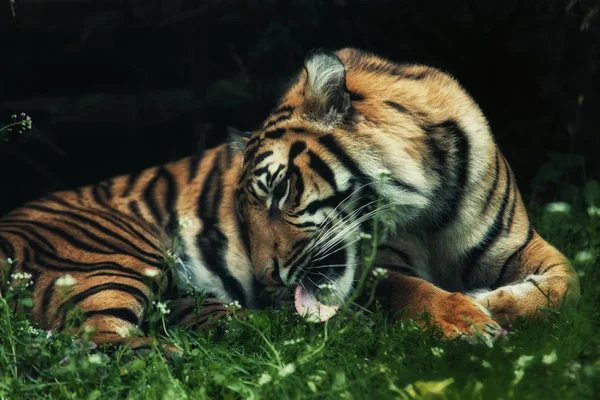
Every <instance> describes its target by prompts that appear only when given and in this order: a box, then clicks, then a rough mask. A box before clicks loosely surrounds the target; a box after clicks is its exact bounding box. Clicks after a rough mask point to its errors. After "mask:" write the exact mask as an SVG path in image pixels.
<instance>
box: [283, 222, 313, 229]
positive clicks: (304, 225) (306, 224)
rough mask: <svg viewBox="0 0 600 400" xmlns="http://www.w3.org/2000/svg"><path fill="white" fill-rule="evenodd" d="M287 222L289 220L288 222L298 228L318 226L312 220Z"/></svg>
mask: <svg viewBox="0 0 600 400" xmlns="http://www.w3.org/2000/svg"><path fill="white" fill-rule="evenodd" d="M287 222H288V224H290V225H293V226H295V227H296V228H300V229H302V228H312V227H316V226H317V224H315V223H314V222H310V221H307V222H301V223H299V224H297V223H294V222H290V221H287Z"/></svg>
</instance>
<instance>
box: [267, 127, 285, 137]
mask: <svg viewBox="0 0 600 400" xmlns="http://www.w3.org/2000/svg"><path fill="white" fill-rule="evenodd" d="M283 135H285V129H283V128H279V129H275V130H272V131H267V132H265V139H279V138H281V137H282V136H283Z"/></svg>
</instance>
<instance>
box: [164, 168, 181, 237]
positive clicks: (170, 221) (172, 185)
mask: <svg viewBox="0 0 600 400" xmlns="http://www.w3.org/2000/svg"><path fill="white" fill-rule="evenodd" d="M159 174H160V176H161V178H162V179H164V180H165V181H166V184H167V190H166V193H165V194H164V195H163V196H164V201H165V204H164V207H165V210H166V211H167V225H166V226H167V231H168V232H170V233H172V232H174V231H175V230H176V229H177V220H178V219H179V217H178V215H177V208H176V206H175V204H176V200H177V196H178V192H179V188H178V187H177V182H176V181H175V178H174V177H173V175H172V174H171V173H170V172H169V171H167V170H166V169H165V168H161V169H160V172H159Z"/></svg>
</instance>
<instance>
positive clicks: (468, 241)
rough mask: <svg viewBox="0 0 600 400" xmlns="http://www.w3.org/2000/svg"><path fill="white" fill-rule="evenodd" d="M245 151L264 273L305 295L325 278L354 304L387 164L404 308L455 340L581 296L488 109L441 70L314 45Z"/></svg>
mask: <svg viewBox="0 0 600 400" xmlns="http://www.w3.org/2000/svg"><path fill="white" fill-rule="evenodd" d="M238 146H239V147H240V148H244V147H245V158H244V168H243V170H242V177H241V179H240V184H239V187H238V195H237V203H236V204H237V205H238V208H239V210H240V212H241V214H242V219H243V221H244V225H246V226H248V229H249V237H250V242H251V245H250V248H251V258H252V265H253V268H254V272H255V275H256V277H257V278H258V279H261V280H262V281H263V282H264V283H266V284H277V283H283V284H284V285H286V286H292V287H293V286H297V287H298V289H297V294H298V296H299V298H300V299H301V300H300V302H302V299H304V298H307V296H308V295H311V294H313V295H315V296H317V297H318V296H319V291H320V290H321V289H320V288H321V287H322V285H324V284H329V285H330V286H333V289H334V292H335V295H336V296H337V304H342V303H343V302H344V301H346V299H347V298H348V296H349V294H350V293H351V290H352V288H353V285H354V282H355V280H356V277H357V273H358V272H359V271H360V261H359V256H358V254H359V249H358V247H359V242H357V240H356V237H357V234H358V233H359V232H363V233H365V232H364V228H363V222H364V221H365V220H366V219H365V218H364V217H362V216H360V215H361V214H360V213H361V212H362V211H361V210H365V209H366V208H365V207H366V206H367V205H368V204H366V200H365V199H370V198H372V196H366V194H365V193H368V192H369V191H372V189H373V188H374V187H376V186H378V185H380V184H379V183H378V182H379V181H380V175H381V174H382V171H383V172H384V175H390V176H389V178H387V179H385V181H384V183H382V184H381V187H380V189H379V191H378V192H379V195H380V196H381V197H382V199H383V200H384V204H387V206H384V207H382V209H381V210H380V213H379V214H380V217H381V219H382V220H387V221H388V225H389V228H390V229H389V232H390V233H389V235H388V237H387V239H386V240H385V243H384V244H383V246H382V249H381V250H383V251H380V256H379V257H378V259H377V260H376V262H375V265H376V266H377V265H380V266H383V267H386V268H387V269H388V270H389V278H388V279H387V281H386V282H385V284H384V285H383V287H386V288H387V293H388V294H389V301H390V306H391V307H392V310H393V311H395V312H400V311H402V310H404V311H407V315H409V316H415V314H416V313H418V312H421V311H429V313H430V315H431V316H432V317H433V318H434V319H435V320H436V322H437V323H438V325H439V326H441V327H442V329H443V331H444V332H445V333H446V334H447V335H448V336H456V335H461V334H464V333H467V334H470V333H473V329H472V328H477V330H478V331H480V332H482V333H483V334H484V336H486V337H487V338H493V337H495V336H497V335H498V332H499V331H500V326H499V324H498V323H500V324H503V325H506V324H507V323H509V322H510V321H512V320H513V319H514V318H515V317H517V316H525V317H531V316H533V315H535V314H536V311H537V310H538V308H539V307H540V306H545V305H548V303H549V302H550V305H553V306H556V307H558V306H559V305H560V304H561V302H562V300H563V296H565V295H566V296H567V298H568V299H573V300H576V299H577V298H578V295H579V286H578V281H577V276H576V274H575V273H574V271H573V269H572V268H571V267H570V266H569V263H568V260H567V259H566V258H565V257H564V256H563V255H562V254H561V253H560V252H559V251H558V250H557V249H555V248H554V247H553V246H551V245H550V244H548V243H547V242H546V241H545V240H544V239H543V238H542V237H540V236H539V235H538V234H537V233H536V232H535V230H534V229H533V227H532V226H531V224H530V221H529V218H528V216H527V212H526V209H525V206H524V204H523V200H522V199H521V196H520V194H519V191H518V188H517V185H516V181H515V178H514V176H513V173H512V171H511V169H510V167H509V164H508V162H507V161H506V159H505V158H504V156H503V155H502V153H501V152H500V150H499V149H498V147H497V146H496V143H495V141H494V138H493V136H492V134H491V132H490V129H489V126H488V123H487V121H486V119H485V117H484V115H483V113H482V112H481V110H480V109H479V107H478V106H477V104H476V103H475V102H474V101H473V99H471V97H470V96H469V95H468V94H467V93H466V91H465V90H463V89H462V87H461V86H460V85H459V84H458V83H457V82H456V81H455V80H454V79H453V78H451V77H450V76H448V75H447V74H445V73H443V72H441V71H439V70H437V69H434V68H431V67H427V66H421V65H398V64H394V63H392V62H390V61H387V60H385V59H382V58H380V57H377V56H375V55H372V54H368V53H364V52H361V51H358V50H355V49H343V50H340V51H337V52H336V53H330V52H316V53H314V54H313V55H311V56H310V57H308V58H307V60H306V63H305V66H304V70H303V71H302V72H301V73H300V74H299V75H298V76H297V77H296V79H295V81H294V83H293V84H292V85H291V87H290V89H289V90H288V91H287V93H286V94H285V95H284V96H283V98H282V99H281V101H280V102H279V105H278V107H277V108H276V110H275V111H274V112H273V113H272V114H271V115H270V116H269V117H268V118H267V119H266V121H265V123H264V125H263V126H262V127H261V128H260V129H258V130H257V131H256V132H254V134H253V136H252V137H251V138H250V140H249V141H248V142H247V143H244V142H242V141H240V142H239V143H238ZM342 201H345V203H346V205H347V206H345V207H340V202H342ZM366 233H370V232H366ZM272 277H276V279H273V278H272ZM465 293H469V294H470V295H471V296H468V295H466V294H465ZM297 299H298V297H297Z"/></svg>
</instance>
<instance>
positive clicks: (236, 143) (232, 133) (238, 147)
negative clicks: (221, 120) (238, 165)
mask: <svg viewBox="0 0 600 400" xmlns="http://www.w3.org/2000/svg"><path fill="white" fill-rule="evenodd" d="M227 133H228V135H229V146H230V147H231V148H232V149H233V150H234V151H240V152H242V153H243V152H244V150H246V145H247V144H248V140H250V136H252V132H242V131H240V130H239V129H236V128H234V127H231V126H228V127H227Z"/></svg>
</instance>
